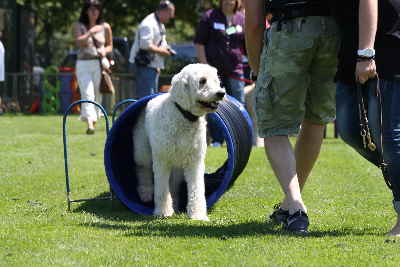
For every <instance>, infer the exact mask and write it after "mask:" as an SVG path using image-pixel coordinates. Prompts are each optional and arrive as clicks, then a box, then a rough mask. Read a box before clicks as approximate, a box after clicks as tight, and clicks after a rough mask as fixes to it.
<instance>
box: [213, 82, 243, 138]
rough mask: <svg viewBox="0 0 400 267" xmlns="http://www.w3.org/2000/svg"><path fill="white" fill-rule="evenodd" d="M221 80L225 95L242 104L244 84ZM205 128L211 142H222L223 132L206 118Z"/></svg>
mask: <svg viewBox="0 0 400 267" xmlns="http://www.w3.org/2000/svg"><path fill="white" fill-rule="evenodd" d="M238 78H243V75H241V76H238ZM221 80H222V86H223V87H225V89H226V93H227V94H228V95H230V96H232V97H234V98H235V99H236V100H238V101H239V102H240V103H242V104H244V82H243V81H240V80H237V79H233V78H230V77H223V78H222V79H221ZM207 127H208V130H209V131H210V136H211V139H212V142H218V143H223V142H224V134H223V130H222V129H220V128H219V127H218V124H217V123H216V122H215V121H212V120H211V119H210V118H209V117H207Z"/></svg>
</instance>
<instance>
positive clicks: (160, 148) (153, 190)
mask: <svg viewBox="0 0 400 267" xmlns="http://www.w3.org/2000/svg"><path fill="white" fill-rule="evenodd" d="M224 95H225V90H224V89H223V88H221V86H220V80H219V78H218V74H217V70H216V69H215V68H213V67H211V66H209V65H206V64H190V65H188V66H186V67H184V68H183V69H182V70H181V72H179V73H178V74H177V75H175V76H174V77H173V79H172V87H171V90H170V92H169V93H166V94H163V95H160V96H157V97H155V98H153V99H151V100H150V101H149V102H148V103H147V105H146V108H145V110H144V112H142V113H141V114H140V115H139V117H138V120H137V123H136V125H135V126H134V128H133V142H134V159H135V164H136V177H137V180H138V185H137V191H138V194H139V197H140V198H141V200H142V201H143V202H148V201H151V200H152V198H153V194H154V204H155V208H154V215H155V216H159V217H168V216H171V215H172V214H173V213H174V207H175V209H176V208H177V203H178V200H177V195H178V188H179V186H178V185H179V183H180V181H181V180H182V179H185V181H186V183H187V191H188V202H187V213H188V215H189V217H190V218H191V219H195V220H208V217H207V207H206V198H205V186H204V171H205V163H204V160H205V156H206V150H207V143H206V120H205V115H206V114H207V113H210V112H214V111H215V110H216V108H217V106H218V102H219V101H221V100H222V99H223V97H224ZM176 104H178V105H179V106H180V107H181V108H182V109H183V110H185V111H188V112H190V113H191V114H192V115H195V116H197V117H198V119H197V120H195V121H190V120H189V119H187V118H186V117H185V116H184V115H183V113H182V112H181V111H180V110H179V109H178V108H177V106H176ZM153 176H154V177H153ZM153 178H154V179H153ZM153 181H154V185H153Z"/></svg>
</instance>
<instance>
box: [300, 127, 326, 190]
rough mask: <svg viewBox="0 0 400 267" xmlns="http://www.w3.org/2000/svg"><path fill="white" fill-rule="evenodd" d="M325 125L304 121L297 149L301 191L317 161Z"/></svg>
mask: <svg viewBox="0 0 400 267" xmlns="http://www.w3.org/2000/svg"><path fill="white" fill-rule="evenodd" d="M324 128H325V126H324V125H319V124H314V123H311V122H309V121H303V123H302V125H301V130H300V134H299V137H298V139H297V142H296V147H295V152H294V153H295V157H296V170H297V175H298V178H299V185H300V190H303V187H304V185H305V183H306V181H307V178H308V176H309V175H310V173H311V170H312V168H313V167H314V164H315V162H316V161H317V158H318V155H319V152H320V151H321V145H322V141H323V138H324Z"/></svg>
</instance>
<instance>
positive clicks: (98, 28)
mask: <svg viewBox="0 0 400 267" xmlns="http://www.w3.org/2000/svg"><path fill="white" fill-rule="evenodd" d="M102 30H103V26H101V25H95V26H93V27H92V28H90V30H89V33H90V34H91V35H93V34H96V33H98V32H100V31H102Z"/></svg>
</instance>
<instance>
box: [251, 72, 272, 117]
mask: <svg viewBox="0 0 400 267" xmlns="http://www.w3.org/2000/svg"><path fill="white" fill-rule="evenodd" d="M271 84H272V78H271V77H265V78H262V77H260V79H259V80H258V81H257V86H256V89H255V93H254V103H255V110H256V112H257V116H260V118H265V114H266V113H269V112H268V110H269V109H270V107H271V105H272V103H273V99H274V98H275V93H274V92H273V90H271V89H272V87H271Z"/></svg>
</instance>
